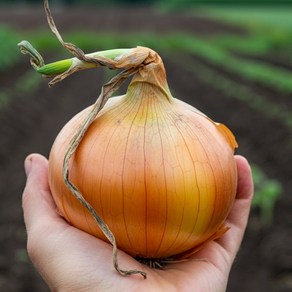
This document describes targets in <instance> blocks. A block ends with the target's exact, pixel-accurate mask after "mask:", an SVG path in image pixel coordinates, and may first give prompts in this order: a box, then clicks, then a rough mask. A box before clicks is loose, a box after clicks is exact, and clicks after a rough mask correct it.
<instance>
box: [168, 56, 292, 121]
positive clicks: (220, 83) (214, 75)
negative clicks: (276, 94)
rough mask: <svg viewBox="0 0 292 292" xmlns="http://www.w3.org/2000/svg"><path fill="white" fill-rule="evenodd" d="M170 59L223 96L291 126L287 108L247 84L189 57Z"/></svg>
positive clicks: (290, 115) (289, 113)
mask: <svg viewBox="0 0 292 292" xmlns="http://www.w3.org/2000/svg"><path fill="white" fill-rule="evenodd" d="M172 61H173V62H176V63H177V65H180V66H182V67H183V68H185V69H186V70H188V71H189V72H190V73H191V74H194V75H196V76H197V78H199V79H200V80H202V81H203V82H204V83H205V84H207V85H208V86H211V87H213V88H215V89H216V90H218V91H220V92H222V93H223V95H224V96H225V97H227V98H232V99H237V100H240V101H242V102H243V103H244V104H246V105H247V106H248V107H250V108H251V109H253V110H256V111H259V112H261V113H263V114H264V115H266V116H267V117H268V118H276V119H278V120H279V121H280V122H281V123H282V124H283V125H285V126H287V127H292V113H291V112H290V111H289V110H288V109H286V108H284V107H283V106H281V105H280V104H278V103H276V102H272V101H269V100H267V99H266V98H265V96H262V95H260V94H258V93H255V92H253V90H252V89H250V88H249V87H248V86H247V85H244V84H239V83H237V82H235V81H233V80H231V79H229V78H227V77H225V76H223V75H221V74H220V73H218V72H217V71H216V70H215V69H212V68H211V67H209V66H207V65H204V64H202V63H200V62H197V61H195V60H194V59H191V58H189V57H185V58H184V59H180V60H176V59H172ZM198 72H199V74H198Z"/></svg>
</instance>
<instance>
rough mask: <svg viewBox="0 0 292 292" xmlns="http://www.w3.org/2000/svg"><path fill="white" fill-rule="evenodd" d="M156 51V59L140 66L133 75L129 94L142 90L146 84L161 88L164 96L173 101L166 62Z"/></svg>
mask: <svg viewBox="0 0 292 292" xmlns="http://www.w3.org/2000/svg"><path fill="white" fill-rule="evenodd" d="M153 52H154V51H153ZM154 53H155V54H156V58H155V61H153V62H151V63H149V64H147V65H145V66H141V67H140V68H139V71H138V72H137V73H136V74H135V75H134V76H133V79H132V81H131V83H130V84H129V87H128V91H127V94H128V93H131V92H133V91H136V90H140V87H142V86H143V88H144V90H145V86H149V87H152V89H155V90H159V92H160V93H161V94H162V96H163V97H165V98H166V99H167V100H168V101H171V100H172V98H173V97H172V95H171V92H170V90H169V86H168V83H167V78H166V71H165V67H164V64H163V62H162V59H161V58H160V56H159V55H158V54H157V53H156V52H154ZM149 89H150V88H149ZM145 91H146V90H145ZM142 96H143V95H142Z"/></svg>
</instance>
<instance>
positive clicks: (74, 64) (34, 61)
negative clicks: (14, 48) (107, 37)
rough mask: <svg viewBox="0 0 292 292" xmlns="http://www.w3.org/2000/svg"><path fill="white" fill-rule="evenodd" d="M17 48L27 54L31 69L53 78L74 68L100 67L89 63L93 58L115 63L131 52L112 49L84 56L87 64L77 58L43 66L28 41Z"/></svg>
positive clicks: (38, 54) (38, 55)
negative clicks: (29, 57)
mask: <svg viewBox="0 0 292 292" xmlns="http://www.w3.org/2000/svg"><path fill="white" fill-rule="evenodd" d="M18 46H19V48H20V51H21V52H22V53H23V54H29V55H30V56H31V59H30V62H31V65H32V67H33V68H34V69H35V70H36V71H37V72H38V73H40V74H42V75H44V76H45V77H55V76H57V75H59V74H63V73H65V72H66V71H68V70H70V71H71V70H73V69H74V68H78V71H79V70H83V69H90V68H96V67H99V66H101V65H102V64H99V63H94V62H92V61H90V59H93V58H94V59H97V58H100V57H101V58H105V59H109V60H113V61H116V60H118V59H119V58H121V57H122V56H123V55H128V54H131V51H132V50H133V49H112V50H105V51H98V52H93V53H90V54H85V55H84V56H85V57H86V58H87V59H88V61H87V62H86V61H85V60H81V59H79V58H77V57H73V58H70V59H64V60H60V61H56V62H52V63H49V64H45V63H44V60H43V58H42V56H41V54H40V53H39V52H38V51H37V50H36V49H35V48H34V47H33V46H32V45H31V44H30V43H29V42H28V41H25V40H24V41H21V42H20V43H19V44H18ZM74 71H75V70H74Z"/></svg>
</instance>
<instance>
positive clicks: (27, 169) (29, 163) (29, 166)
mask: <svg viewBox="0 0 292 292" xmlns="http://www.w3.org/2000/svg"><path fill="white" fill-rule="evenodd" d="M31 169H32V156H30V155H29V156H28V157H26V159H25V161H24V170H25V174H26V176H28V175H29V173H30V172H31Z"/></svg>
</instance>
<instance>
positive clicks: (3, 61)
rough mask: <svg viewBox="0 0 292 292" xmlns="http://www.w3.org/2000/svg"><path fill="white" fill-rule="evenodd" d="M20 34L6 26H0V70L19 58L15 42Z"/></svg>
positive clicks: (3, 69)
mask: <svg viewBox="0 0 292 292" xmlns="http://www.w3.org/2000/svg"><path fill="white" fill-rule="evenodd" d="M19 38H20V36H19V35H18V33H17V32H15V31H14V30H12V29H10V28H8V27H0V40H1V42H0V72H4V71H5V70H7V69H8V68H10V67H12V66H13V65H14V64H15V63H16V62H17V61H18V60H19V59H20V55H19V50H18V48H17V46H16V44H17V43H18V41H19Z"/></svg>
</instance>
